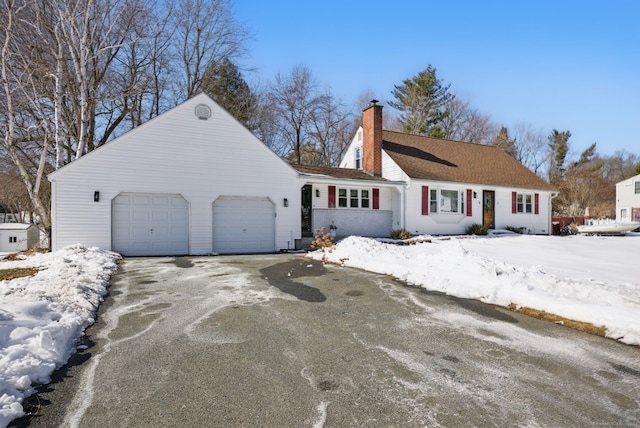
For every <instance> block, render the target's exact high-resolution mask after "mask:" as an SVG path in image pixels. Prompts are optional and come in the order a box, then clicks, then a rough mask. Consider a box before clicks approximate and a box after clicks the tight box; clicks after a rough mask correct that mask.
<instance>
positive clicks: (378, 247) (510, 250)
mask: <svg viewBox="0 0 640 428" xmlns="http://www.w3.org/2000/svg"><path fill="white" fill-rule="evenodd" d="M571 238H573V239H564V238H557V237H540V236H521V235H518V236H509V237H493V238H466V237H465V238H444V239H437V238H430V239H429V241H431V242H422V243H417V244H415V245H408V246H398V245H393V244H389V243H383V242H379V241H376V240H373V239H368V238H360V237H350V238H346V239H344V240H343V241H341V242H340V243H338V244H337V245H336V246H335V247H333V248H332V249H330V250H325V251H324V252H323V251H320V250H319V251H316V252H313V253H310V254H309V257H311V258H314V259H318V260H326V261H328V262H332V263H338V264H341V265H344V266H350V267H355V268H359V269H364V270H367V271H371V272H377V273H381V274H385V275H391V276H393V277H395V278H397V279H400V280H402V281H406V282H407V283H409V284H412V285H417V286H420V287H424V288H426V289H428V290H433V291H440V292H443V293H446V294H449V295H453V296H457V297H462V298H468V299H477V300H481V301H483V302H486V303H491V304H496V305H500V306H508V305H509V304H512V303H513V304H515V305H517V306H519V307H524V306H526V307H530V308H534V309H538V310H543V311H546V312H549V313H553V314H556V315H560V316H562V317H565V318H569V319H573V320H576V321H583V322H590V323H593V324H594V325H596V326H605V327H606V329H607V336H608V337H610V338H613V339H617V340H620V341H621V342H623V343H626V344H630V345H640V316H638V314H640V270H639V269H638V268H637V261H634V260H633V259H634V258H635V257H637V254H639V250H640V237H638V236H629V237H610V238H597V239H596V238H591V237H571ZM422 240H425V237H422ZM611 240H616V241H614V245H612V241H611ZM551 243H552V244H554V245H552V246H550V245H549V244H551ZM484 253H487V254H491V257H486V256H483V255H482V254H484ZM576 253H578V254H580V257H581V258H580V259H574V258H572V257H575V254H576ZM567 259H570V260H572V263H571V264H570V265H568V264H567ZM505 260H513V261H515V263H514V262H510V263H509V262H507V261H505ZM536 261H541V262H543V264H537V263H536ZM576 264H579V265H578V266H576ZM581 267H582V269H580V268H581ZM621 267H622V269H621ZM581 272H588V275H584V274H581ZM608 278H615V280H609V279H608Z"/></svg>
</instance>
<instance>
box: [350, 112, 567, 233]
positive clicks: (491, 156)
mask: <svg viewBox="0 0 640 428" xmlns="http://www.w3.org/2000/svg"><path fill="white" fill-rule="evenodd" d="M362 119H363V125H362V127H361V128H360V129H359V130H358V132H357V133H356V135H355V137H354V139H353V141H352V142H351V145H350V147H349V149H348V151H347V153H346V155H345V157H344V159H343V161H342V163H341V164H340V167H343V168H354V169H358V170H362V171H364V172H366V173H368V174H370V175H372V176H374V177H381V178H385V179H387V180H390V181H392V182H395V183H402V185H398V186H397V187H396V189H397V192H396V194H393V195H392V201H390V203H391V205H392V206H393V210H394V221H393V227H394V228H405V229H407V230H408V231H410V232H411V233H415V234H459V233H464V232H465V231H466V229H467V228H468V227H469V226H470V225H472V224H474V223H477V224H483V225H485V226H486V227H487V228H489V229H500V228H506V227H508V226H510V227H514V228H521V229H523V230H525V231H526V232H528V233H533V234H545V235H546V234H550V232H551V199H552V198H553V197H554V196H555V195H556V194H557V190H556V189H555V188H554V187H553V186H551V185H550V184H549V183H547V182H546V181H544V180H543V179H542V178H540V177H538V176H537V175H535V174H534V173H533V172H531V171H530V170H529V169H528V168H526V167H525V166H523V165H522V164H521V163H520V162H518V161H516V160H515V159H514V158H512V157H511V156H509V155H508V154H507V153H505V152H504V151H503V150H502V149H500V148H498V147H492V146H486V145H480V144H472V143H464V142H459V141H450V140H443V139H438V138H429V137H423V136H417V135H410V134H404V133H399V132H391V131H385V130H383V129H382V106H380V105H377V104H375V103H374V104H373V105H372V106H370V107H369V108H368V109H366V110H365V111H364V112H363V118H362Z"/></svg>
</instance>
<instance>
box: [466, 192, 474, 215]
mask: <svg viewBox="0 0 640 428" xmlns="http://www.w3.org/2000/svg"><path fill="white" fill-rule="evenodd" d="M472 197H473V191H472V190H471V189H467V200H466V201H465V202H466V204H467V217H471V216H472V215H473V208H472V207H471V204H472V200H471V198H472Z"/></svg>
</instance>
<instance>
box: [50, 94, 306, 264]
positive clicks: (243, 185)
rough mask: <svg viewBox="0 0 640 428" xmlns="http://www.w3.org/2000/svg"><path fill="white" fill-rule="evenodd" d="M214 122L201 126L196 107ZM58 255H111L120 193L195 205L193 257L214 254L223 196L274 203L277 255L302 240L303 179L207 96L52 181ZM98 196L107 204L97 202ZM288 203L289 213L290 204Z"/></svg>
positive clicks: (74, 165)
mask: <svg viewBox="0 0 640 428" xmlns="http://www.w3.org/2000/svg"><path fill="white" fill-rule="evenodd" d="M201 103H203V104H206V105H208V106H209V107H210V108H211V110H212V117H211V118H210V119H208V120H199V119H198V118H197V117H196V116H195V115H194V113H193V112H194V108H195V106H196V105H197V104H201ZM50 180H51V181H52V182H53V185H54V198H53V199H54V204H53V207H52V209H53V219H54V226H53V249H54V250H56V249H59V248H62V247H64V246H66V245H69V244H74V243H76V242H80V243H83V244H85V245H96V246H100V247H102V248H106V249H111V200H112V199H113V198H115V197H116V196H117V195H118V194H119V193H120V192H135V193H170V194H179V195H181V196H183V197H184V198H185V199H186V200H187V202H188V204H189V246H190V254H208V253H210V252H211V251H212V248H213V236H212V233H213V217H212V216H213V214H212V213H213V202H214V201H215V200H216V199H217V198H218V197H219V196H257V197H268V198H269V199H271V200H272V201H273V203H274V205H275V209H276V224H275V228H276V230H275V234H276V248H277V249H286V248H293V246H294V239H296V238H299V236H300V212H299V211H300V210H299V207H300V186H301V185H302V184H301V183H300V182H299V180H298V179H297V173H296V172H295V171H294V170H293V169H292V168H291V167H289V166H288V165H287V164H286V163H285V162H284V161H282V160H281V159H280V158H278V157H277V156H276V155H275V154H274V153H273V152H272V151H271V150H269V149H268V148H267V147H266V146H265V145H264V144H263V143H262V142H260V141H259V140H258V139H256V138H255V137H254V136H253V135H252V134H251V133H250V132H249V131H248V130H246V129H245V128H244V127H243V126H241V125H240V124H239V123H238V122H237V121H236V120H235V119H234V118H233V117H231V116H230V115H229V114H228V113H227V112H226V111H224V110H223V109H221V108H220V107H219V106H218V105H217V104H215V103H214V102H213V101H211V99H210V98H208V97H206V96H204V95H200V96H197V97H194V98H192V99H191V100H188V101H187V102H185V103H183V104H181V105H179V106H178V107H176V108H174V109H172V110H170V111H168V112H167V113H165V114H163V115H161V116H159V117H157V118H155V119H153V120H151V121H149V122H147V123H146V124H144V125H142V126H140V127H138V128H136V129H134V130H132V131H130V132H129V133H127V134H125V135H123V136H122V137H120V138H118V139H116V140H114V141H112V142H110V143H108V144H106V145H105V146H103V147H101V148H99V149H97V150H95V151H94V152H92V153H89V154H88V155H85V156H84V157H82V158H80V159H78V160H77V161H75V162H73V163H71V164H70V165H68V166H66V167H65V168H63V169H61V170H59V171H57V172H56V173H54V174H52V175H51V176H50ZM94 191H99V192H100V201H99V202H94V201H93V194H94ZM284 198H287V199H288V200H289V207H284V206H283V200H284Z"/></svg>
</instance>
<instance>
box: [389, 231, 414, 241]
mask: <svg viewBox="0 0 640 428" xmlns="http://www.w3.org/2000/svg"><path fill="white" fill-rule="evenodd" d="M390 236H391V239H402V240H405V239H409V238H411V237H412V236H413V235H412V234H411V232H409V231H408V230H407V229H395V230H392V231H391V235H390Z"/></svg>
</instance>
